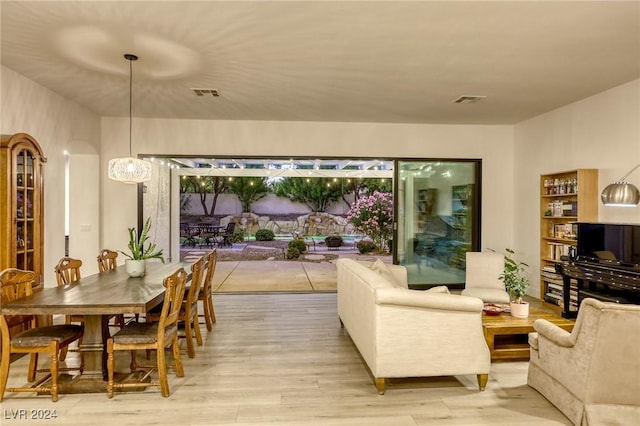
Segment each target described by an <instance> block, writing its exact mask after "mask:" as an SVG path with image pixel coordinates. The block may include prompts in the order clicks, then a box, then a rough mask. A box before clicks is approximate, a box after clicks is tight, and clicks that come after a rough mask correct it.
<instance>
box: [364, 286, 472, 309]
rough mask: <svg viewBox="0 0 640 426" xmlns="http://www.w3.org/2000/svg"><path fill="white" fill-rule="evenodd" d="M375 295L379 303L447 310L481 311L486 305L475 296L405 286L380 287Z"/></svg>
mask: <svg viewBox="0 0 640 426" xmlns="http://www.w3.org/2000/svg"><path fill="white" fill-rule="evenodd" d="M375 297H376V304H378V305H399V306H414V307H418V308H429V309H438V310H446V311H465V312H481V311H482V308H483V306H484V305H483V303H482V300H480V299H478V298H475V297H467V296H460V295H456V294H446V293H433V292H424V291H420V290H406V289H403V288H378V289H376V292H375Z"/></svg>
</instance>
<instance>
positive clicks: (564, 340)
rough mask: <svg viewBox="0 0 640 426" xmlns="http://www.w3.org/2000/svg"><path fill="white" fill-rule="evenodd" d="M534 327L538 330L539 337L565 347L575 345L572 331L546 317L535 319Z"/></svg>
mask: <svg viewBox="0 0 640 426" xmlns="http://www.w3.org/2000/svg"><path fill="white" fill-rule="evenodd" d="M533 329H534V330H535V331H537V332H538V336H539V337H544V338H546V339H548V340H550V341H551V342H552V343H554V344H556V345H558V346H561V347H563V348H572V347H573V345H574V341H573V339H572V338H571V333H569V332H568V331H566V330H563V329H561V328H560V327H558V326H557V325H555V324H553V323H551V322H549V321H547V320H545V319H537V320H535V321H534V323H533Z"/></svg>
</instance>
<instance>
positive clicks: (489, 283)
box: [462, 251, 510, 303]
mask: <svg viewBox="0 0 640 426" xmlns="http://www.w3.org/2000/svg"><path fill="white" fill-rule="evenodd" d="M466 262H467V266H466V283H465V286H464V290H462V295H463V296H471V297H477V298H479V299H482V301H483V302H485V303H509V302H510V300H509V294H508V293H507V292H506V291H505V289H504V283H503V282H502V280H500V278H499V277H500V275H502V273H503V272H504V255H502V254H500V253H494V252H472V251H468V252H467V253H466Z"/></svg>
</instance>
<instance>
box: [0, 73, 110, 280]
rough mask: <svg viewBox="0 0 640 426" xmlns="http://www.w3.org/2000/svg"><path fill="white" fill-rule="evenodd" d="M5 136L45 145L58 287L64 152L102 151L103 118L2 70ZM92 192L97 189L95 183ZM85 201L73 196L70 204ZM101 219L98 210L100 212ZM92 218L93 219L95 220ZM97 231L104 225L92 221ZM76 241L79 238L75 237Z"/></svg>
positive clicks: (48, 276) (48, 234)
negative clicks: (29, 138)
mask: <svg viewBox="0 0 640 426" xmlns="http://www.w3.org/2000/svg"><path fill="white" fill-rule="evenodd" d="M0 77H1V78H0V80H1V86H0V87H1V89H0V90H1V93H2V96H1V97H0V114H1V115H0V117H1V119H0V132H1V133H2V134H4V135H8V134H14V133H20V132H24V133H28V134H30V135H31V136H33V137H34V138H35V139H36V140H37V141H38V142H39V143H40V146H41V147H42V150H43V151H44V154H45V156H46V157H47V162H46V163H45V167H44V181H45V192H44V210H45V218H44V224H45V237H44V272H45V274H44V280H45V285H46V286H55V285H56V284H55V278H54V276H53V267H54V266H55V264H56V263H57V262H58V260H59V259H60V258H61V257H62V256H64V203H63V201H64V164H65V158H64V151H65V150H67V151H69V153H70V154H71V155H72V156H73V155H76V154H89V155H90V154H93V155H97V154H99V152H100V118H99V117H98V116H97V115H95V114H93V113H92V112H91V111H89V110H87V109H85V108H83V107H81V106H79V105H78V104H76V103H74V102H72V101H70V100H68V99H66V98H64V97H62V96H60V95H58V94H56V93H54V92H52V91H50V90H48V89H45V88H44V87H42V86H40V85H38V84H36V83H34V82H33V81H31V80H29V79H27V78H25V77H23V76H22V75H20V74H18V73H16V72H15V71H13V70H11V69H9V68H7V67H5V66H2V67H0ZM87 189H88V190H92V191H96V192H97V191H98V190H99V188H98V186H97V185H95V182H94V183H90V184H89V185H88V186H87ZM78 199H80V198H79V197H78V194H75V193H71V202H72V204H73V202H74V200H78ZM96 213H97V215H99V211H96ZM97 215H96V216H93V218H94V219H93V220H95V217H99V216H97ZM91 226H92V229H95V230H98V229H99V228H100V223H91ZM71 238H74V235H71ZM98 250H99V247H96V246H94V245H93V243H92V244H91V245H90V246H86V247H79V248H78V252H79V253H80V252H82V253H92V254H93V257H94V260H93V261H94V263H95V256H97V253H98Z"/></svg>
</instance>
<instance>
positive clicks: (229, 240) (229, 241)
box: [218, 222, 236, 247]
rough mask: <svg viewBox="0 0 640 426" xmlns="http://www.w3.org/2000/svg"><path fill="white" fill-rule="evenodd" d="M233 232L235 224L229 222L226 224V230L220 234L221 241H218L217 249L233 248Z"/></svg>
mask: <svg viewBox="0 0 640 426" xmlns="http://www.w3.org/2000/svg"><path fill="white" fill-rule="evenodd" d="M235 230H236V223H235V222H229V223H228V224H227V228H226V229H225V230H224V232H222V233H221V234H220V237H222V239H221V240H219V242H218V246H219V247H223V246H225V247H226V246H229V247H231V246H233V233H234V232H235Z"/></svg>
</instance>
